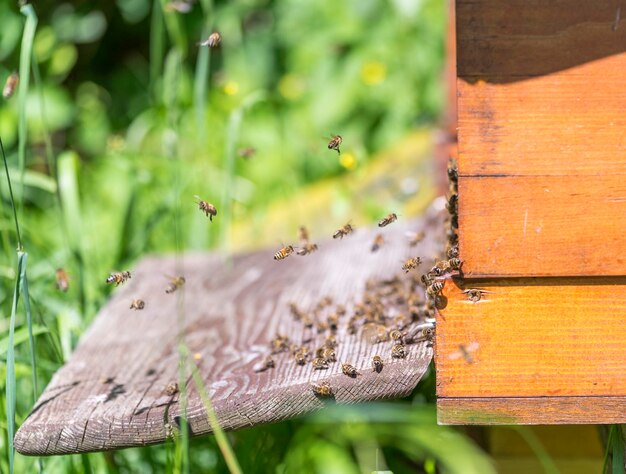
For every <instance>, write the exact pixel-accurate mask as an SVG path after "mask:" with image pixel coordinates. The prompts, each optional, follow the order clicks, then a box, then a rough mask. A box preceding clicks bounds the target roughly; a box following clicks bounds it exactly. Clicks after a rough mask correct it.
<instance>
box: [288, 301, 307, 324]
mask: <svg viewBox="0 0 626 474" xmlns="http://www.w3.org/2000/svg"><path fill="white" fill-rule="evenodd" d="M289 311H291V315H292V316H293V319H295V320H296V321H300V320H301V319H302V317H303V316H304V313H303V312H302V310H301V309H300V308H298V305H297V304H295V303H289Z"/></svg>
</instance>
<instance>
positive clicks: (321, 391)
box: [311, 382, 333, 397]
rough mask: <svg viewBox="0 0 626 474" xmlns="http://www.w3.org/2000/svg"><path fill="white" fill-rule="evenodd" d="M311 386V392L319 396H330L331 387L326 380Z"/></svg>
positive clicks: (331, 393)
mask: <svg viewBox="0 0 626 474" xmlns="http://www.w3.org/2000/svg"><path fill="white" fill-rule="evenodd" d="M311 388H312V389H313V393H314V394H315V395H318V396H320V397H332V396H333V389H332V388H331V386H330V384H329V383H328V382H322V383H320V384H316V383H314V384H311Z"/></svg>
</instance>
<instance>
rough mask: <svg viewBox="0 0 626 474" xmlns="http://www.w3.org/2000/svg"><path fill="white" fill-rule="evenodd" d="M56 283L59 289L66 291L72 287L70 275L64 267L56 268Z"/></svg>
mask: <svg viewBox="0 0 626 474" xmlns="http://www.w3.org/2000/svg"><path fill="white" fill-rule="evenodd" d="M55 276H56V283H55V285H54V286H55V287H56V289H57V290H61V291H62V292H63V293H65V292H66V291H67V290H68V289H69V288H70V277H69V276H68V275H67V272H66V271H65V270H63V269H62V268H57V270H56V274H55Z"/></svg>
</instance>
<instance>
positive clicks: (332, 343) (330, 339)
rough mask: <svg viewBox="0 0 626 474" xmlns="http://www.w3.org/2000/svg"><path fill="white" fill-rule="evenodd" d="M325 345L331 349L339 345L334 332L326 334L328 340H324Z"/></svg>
mask: <svg viewBox="0 0 626 474" xmlns="http://www.w3.org/2000/svg"><path fill="white" fill-rule="evenodd" d="M324 346H325V347H330V348H331V349H334V348H335V347H337V337H336V336H335V335H334V334H331V335H330V336H326V340H325V341H324Z"/></svg>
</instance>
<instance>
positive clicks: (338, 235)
mask: <svg viewBox="0 0 626 474" xmlns="http://www.w3.org/2000/svg"><path fill="white" fill-rule="evenodd" d="M352 232H354V227H352V224H350V223H349V222H348V223H347V224H346V225H344V226H343V227H342V228H340V229H338V230H337V231H336V232H335V233H334V234H333V239H343V238H344V237H345V236H346V235H348V234H351V233H352Z"/></svg>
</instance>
